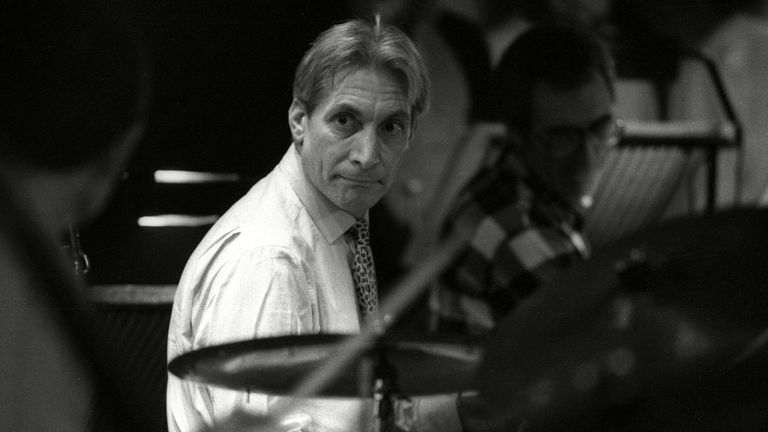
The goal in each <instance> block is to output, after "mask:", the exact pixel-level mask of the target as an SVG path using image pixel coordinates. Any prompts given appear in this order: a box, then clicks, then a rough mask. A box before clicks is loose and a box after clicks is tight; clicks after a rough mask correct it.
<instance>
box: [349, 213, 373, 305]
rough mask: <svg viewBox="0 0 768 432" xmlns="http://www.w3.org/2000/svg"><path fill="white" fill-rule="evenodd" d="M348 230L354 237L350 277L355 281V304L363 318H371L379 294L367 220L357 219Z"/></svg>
mask: <svg viewBox="0 0 768 432" xmlns="http://www.w3.org/2000/svg"><path fill="white" fill-rule="evenodd" d="M350 232H351V233H352V236H353V238H354V239H355V254H354V258H353V259H352V278H353V279H354V281H355V292H356V293H357V304H358V306H359V307H360V314H361V315H362V316H363V318H364V319H373V318H374V317H375V316H376V314H377V313H378V309H379V296H378V292H377V289H376V269H375V267H374V265H373V253H372V252H371V239H370V235H369V233H368V221H367V220H365V219H358V221H357V222H355V225H354V226H352V228H350Z"/></svg>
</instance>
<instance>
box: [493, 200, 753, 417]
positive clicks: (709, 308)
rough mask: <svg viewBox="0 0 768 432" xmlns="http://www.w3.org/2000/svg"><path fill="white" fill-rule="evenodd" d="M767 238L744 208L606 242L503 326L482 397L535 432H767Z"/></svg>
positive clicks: (496, 335)
mask: <svg viewBox="0 0 768 432" xmlns="http://www.w3.org/2000/svg"><path fill="white" fill-rule="evenodd" d="M766 238H768V211H766V210H756V209H739V210H731V211H727V212H722V213H718V214H714V215H706V216H697V217H689V218H681V219H677V220H672V221H667V222H665V223H662V224H659V225H657V226H655V227H651V228H647V229H645V230H643V231H641V232H638V233H636V234H634V235H632V236H630V237H628V238H626V239H624V240H621V241H619V242H617V243H614V244H613V245H612V246H610V247H608V248H606V249H605V250H603V251H602V252H601V253H599V254H598V255H596V256H595V257H594V258H593V259H591V260H589V261H587V262H585V263H583V264H581V265H579V266H576V267H574V268H572V269H570V270H568V271H567V272H566V273H565V274H563V275H562V276H561V277H558V278H557V279H556V280H554V281H553V282H552V283H550V284H548V285H546V286H544V287H542V289H541V290H539V291H537V292H535V293H534V294H532V295H531V297H529V298H528V299H527V300H526V301H525V302H523V303H522V304H521V305H520V306H519V307H518V309H516V310H515V312H514V313H513V314H512V315H510V316H508V317H507V318H505V319H504V320H503V321H502V322H501V323H499V325H498V326H497V328H496V330H495V332H494V335H493V336H492V337H491V338H489V341H488V345H487V347H488V348H487V349H486V356H485V359H484V360H483V362H482V363H481V365H480V367H479V374H480V391H481V393H482V394H483V395H484V397H485V398H486V400H488V401H490V402H491V403H492V405H493V407H494V408H495V409H497V410H501V411H503V412H506V413H512V414H514V415H516V416H519V417H521V418H526V419H529V420H527V424H528V425H530V430H534V431H535V430H587V429H589V430H624V431H628V430H690V429H698V430H701V429H702V428H704V429H706V430H758V429H764V428H765V426H767V425H768V415H766V414H763V410H762V408H760V409H758V407H763V406H765V403H766V402H768V392H766V391H765V390H764V388H763V387H761V384H760V383H763V384H764V383H765V382H766V381H768V372H766V371H768V342H766V341H768V330H767V329H768V315H766V313H765V311H766V310H768V290H766V282H765V281H766V280H768V266H766V265H765V259H766V257H768V242H766V241H765V239H766ZM617 257H619V258H618V259H617ZM742 387H743V388H742ZM721 395H729V396H728V397H729V398H730V399H728V400H725V401H723V398H722V396H721ZM700 419H706V420H705V421H704V422H700V421H701V420H700ZM706 422H710V423H711V424H707V423H706ZM712 424H717V425H718V426H715V427H712V426H711V425H712ZM740 425H743V427H742V426H740ZM756 425H758V426H756ZM749 427H751V428H752V429H749ZM756 427H757V429H756ZM707 428H709V429H707Z"/></svg>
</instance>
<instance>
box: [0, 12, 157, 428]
mask: <svg viewBox="0 0 768 432" xmlns="http://www.w3.org/2000/svg"><path fill="white" fill-rule="evenodd" d="M147 69H148V64H147V63H146V59H145V55H144V53H143V52H141V50H140V49H139V45H138V43H137V40H136V38H135V36H134V35H133V33H132V31H131V30H130V29H129V27H128V26H127V24H126V23H125V22H123V21H122V19H121V18H120V17H118V16H117V15H116V14H112V13H111V11H110V12H107V11H106V10H103V9H102V8H101V7H96V6H94V5H89V4H85V3H84V2H80V1H72V2H45V1H43V2H12V5H11V4H4V5H3V6H2V8H0V98H1V101H0V202H1V203H2V204H1V205H0V303H2V305H3V308H4V309H3V312H2V313H1V314H0V346H2V349H0V413H1V414H0V425H2V429H3V430H8V431H83V430H88V428H89V427H90V428H92V427H94V426H95V423H94V419H95V417H94V413H95V412H98V413H100V414H103V413H105V411H104V410H103V409H102V408H104V407H106V408H109V407H110V406H111V407H112V408H114V407H119V406H120V405H121V402H120V399H119V398H120V397H121V393H122V392H121V391H120V390H122V389H120V390H118V389H116V388H114V386H112V385H111V384H110V381H111V380H110V376H113V375H112V374H110V373H107V371H106V368H107V366H108V365H107V364H105V362H104V357H102V356H101V355H100V353H101V352H102V351H101V349H100V344H99V343H98V341H96V340H94V339H93V338H92V337H90V336H89V333H90V332H89V330H90V329H89V328H88V327H87V320H86V319H85V316H84V313H83V311H84V308H83V307H82V301H81V299H80V295H81V294H82V287H81V285H80V281H79V280H77V279H76V278H75V276H74V271H73V268H72V264H71V261H70V262H67V260H66V259H65V255H64V251H63V250H62V248H60V247H59V245H60V244H61V243H62V242H61V239H62V238H66V237H63V235H66V234H67V233H68V229H69V228H70V227H72V226H75V225H77V224H80V223H83V222H84V221H86V220H88V219H89V218H91V217H93V216H94V215H95V214H96V213H97V212H98V211H99V210H100V209H101V208H102V207H103V205H104V204H105V202H106V201H107V199H108V197H109V195H110V192H111V190H112V188H113V186H114V185H115V183H116V181H117V180H118V179H119V178H120V176H121V174H122V170H123V168H124V166H125V164H126V162H127V160H128V158H129V156H130V154H131V153H132V151H133V149H134V147H135V146H136V143H137V142H138V140H139V138H140V136H141V134H142V130H143V118H144V113H145V111H146V107H147V103H148V98H149V94H148V93H149V88H148V87H149V86H148V84H149V83H148V80H149V74H148V71H147ZM97 405H104V407H101V406H97ZM115 415H116V412H115V411H112V416H107V418H109V417H111V420H110V421H111V423H112V424H115V425H120V428H111V427H109V429H115V430H117V429H120V430H123V429H124V426H125V425H126V422H125V421H123V420H121V419H119V418H117V417H115ZM89 425H90V426H89ZM101 426H102V427H105V428H107V427H108V426H106V425H105V424H103V423H102V424H101Z"/></svg>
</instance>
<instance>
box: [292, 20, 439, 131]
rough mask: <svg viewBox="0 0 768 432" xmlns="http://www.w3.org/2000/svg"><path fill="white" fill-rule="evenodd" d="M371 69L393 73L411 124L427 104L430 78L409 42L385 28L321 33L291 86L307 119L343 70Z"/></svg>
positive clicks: (345, 26) (340, 27)
mask: <svg viewBox="0 0 768 432" xmlns="http://www.w3.org/2000/svg"><path fill="white" fill-rule="evenodd" d="M350 67H352V68H367V67H370V68H374V69H380V70H383V71H386V72H388V73H391V74H392V75H393V76H394V77H395V78H396V79H397V80H398V81H399V82H400V84H401V86H402V87H403V90H404V92H405V94H406V98H407V100H408V104H409V106H410V108H411V118H412V120H415V119H416V118H417V117H418V116H419V115H420V114H422V113H423V112H425V111H426V109H427V106H428V104H429V85H430V83H429V75H428V74H427V68H426V66H425V65H424V62H423V60H422V59H421V55H420V54H419V52H418V50H417V49H416V47H415V46H414V45H413V42H411V40H410V39H409V38H408V36H406V35H405V34H404V33H403V32H401V31H400V30H398V29H397V28H395V27H393V26H389V25H382V24H381V22H380V21H379V20H378V19H377V20H376V22H375V23H371V22H369V21H365V20H350V21H346V22H343V23H341V24H337V25H335V26H333V27H331V28H329V29H328V30H326V31H324V32H323V33H321V34H320V35H319V36H318V37H317V39H315V41H314V42H313V43H312V47H311V48H310V49H309V50H308V51H307V52H306V53H305V54H304V57H303V58H302V59H301V62H300V63H299V66H298V68H297V69H296V77H295V79H294V81H293V98H294V99H296V100H297V101H299V102H301V103H302V104H304V105H305V109H306V110H307V112H308V113H309V114H311V113H312V112H313V111H314V109H315V108H316V107H317V104H318V103H319V101H320V99H321V98H322V97H324V96H325V93H326V92H327V91H328V90H329V88H330V87H331V86H332V83H333V80H334V77H335V75H336V74H337V73H339V72H341V71H343V70H345V69H347V68H350Z"/></svg>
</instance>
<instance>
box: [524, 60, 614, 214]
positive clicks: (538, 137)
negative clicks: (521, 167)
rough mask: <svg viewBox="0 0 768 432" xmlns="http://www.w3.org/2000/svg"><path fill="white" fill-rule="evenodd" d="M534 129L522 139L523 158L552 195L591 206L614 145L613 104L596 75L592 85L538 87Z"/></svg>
mask: <svg viewBox="0 0 768 432" xmlns="http://www.w3.org/2000/svg"><path fill="white" fill-rule="evenodd" d="M531 109H532V112H531V114H532V115H531V128H530V132H529V133H528V134H527V135H526V136H525V137H523V144H522V146H521V149H522V152H521V153H522V158H523V160H524V161H525V163H526V165H527V166H528V167H529V169H531V170H532V171H533V172H534V173H535V174H537V175H538V177H539V178H540V179H541V180H542V181H543V182H544V183H545V184H546V185H547V187H549V188H550V189H551V190H552V191H553V192H555V193H557V194H558V195H560V196H561V197H562V198H565V199H566V200H568V201H569V202H570V203H572V204H573V205H577V206H585V205H588V204H587V203H588V202H589V200H588V198H590V194H591V192H592V189H593V187H594V184H595V183H596V179H597V174H598V173H599V168H600V166H601V165H602V163H603V161H604V160H605V156H606V152H607V149H608V147H609V146H610V145H613V144H615V141H616V137H617V133H616V132H617V129H616V120H615V118H614V116H613V101H612V98H611V93H610V91H609V90H608V87H607V85H606V83H605V81H604V80H603V79H602V77H600V76H599V75H598V74H597V73H595V74H594V75H593V78H592V79H591V80H590V82H588V83H587V84H585V85H583V86H581V87H577V88H575V89H559V88H555V87H552V86H550V85H548V84H546V83H539V84H537V85H536V86H534V88H533V93H532V99H531Z"/></svg>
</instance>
